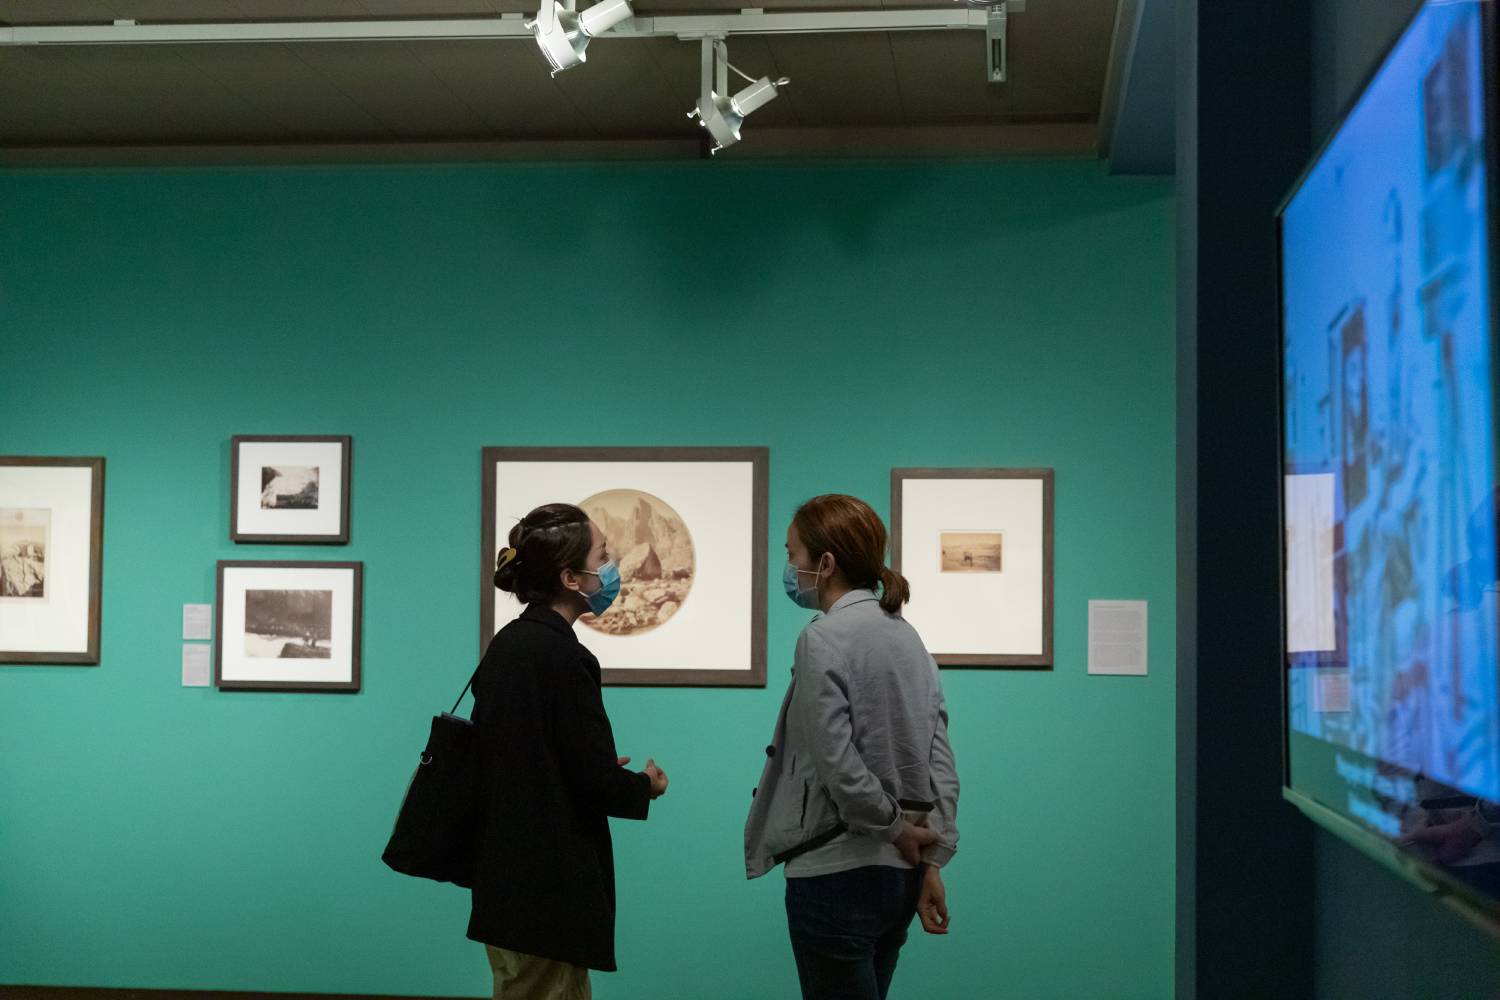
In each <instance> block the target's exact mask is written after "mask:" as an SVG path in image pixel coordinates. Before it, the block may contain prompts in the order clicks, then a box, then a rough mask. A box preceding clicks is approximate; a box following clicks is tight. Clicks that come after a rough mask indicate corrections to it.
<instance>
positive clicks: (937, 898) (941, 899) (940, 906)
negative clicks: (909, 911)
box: [917, 865, 948, 934]
mask: <svg viewBox="0 0 1500 1000" xmlns="http://www.w3.org/2000/svg"><path fill="white" fill-rule="evenodd" d="M917 916H919V917H921V918H922V929H923V930H924V931H926V932H927V933H928V934H947V933H948V890H947V889H945V888H944V887H943V876H942V874H941V873H940V872H939V871H938V870H937V869H936V868H933V867H932V866H931V865H928V866H927V867H925V868H923V869H922V894H921V895H920V896H918V897H917Z"/></svg>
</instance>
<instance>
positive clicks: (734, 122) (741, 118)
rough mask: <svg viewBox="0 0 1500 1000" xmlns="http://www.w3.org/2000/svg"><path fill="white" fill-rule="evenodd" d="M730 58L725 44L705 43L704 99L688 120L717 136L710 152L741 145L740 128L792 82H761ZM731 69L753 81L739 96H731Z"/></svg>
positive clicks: (763, 78)
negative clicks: (738, 67)
mask: <svg viewBox="0 0 1500 1000" xmlns="http://www.w3.org/2000/svg"><path fill="white" fill-rule="evenodd" d="M727 56H728V50H727V49H726V48H725V45H724V42H723V41H719V40H714V39H708V38H705V39H704V40H703V96H701V97H699V98H698V106H697V107H696V108H694V109H693V110H692V111H689V112H688V117H689V118H697V119H698V124H699V125H701V126H702V127H703V128H705V129H707V130H708V134H709V135H710V136H712V137H713V140H714V147H713V149H711V150H710V151H709V152H710V153H717V152H718V151H719V150H721V149H723V148H724V147H726V146H733V145H734V144H735V143H737V142H739V141H740V126H741V125H743V124H744V123H745V119H746V118H747V117H749V115H750V113H751V112H752V111H754V110H755V109H757V108H760V107H764V106H765V105H766V104H767V103H769V102H770V101H772V100H774V99H775V97H776V95H777V93H778V91H777V89H776V88H777V87H785V86H786V85H787V84H788V83H790V82H791V81H790V80H788V79H787V78H786V77H782V78H781V79H779V80H777V81H775V82H774V83H773V82H772V81H771V78H770V77H765V76H763V77H761V78H760V79H758V80H757V79H755V78H753V77H750V76H748V75H746V74H744V73H741V72H740V71H739V70H738V69H735V67H734V66H732V65H730V63H729V59H728V58H727ZM730 69H732V70H734V71H735V72H736V73H738V74H739V75H740V76H742V77H744V78H745V79H746V80H749V81H750V86H748V87H746V88H745V89H743V90H741V91H739V92H738V93H736V94H733V95H730V94H728V93H727V91H728V90H729V86H728V83H729V79H728V72H727V70H730ZM715 83H717V84H718V86H717V87H715V86H714V84H715Z"/></svg>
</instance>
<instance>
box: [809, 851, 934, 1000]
mask: <svg viewBox="0 0 1500 1000" xmlns="http://www.w3.org/2000/svg"><path fill="white" fill-rule="evenodd" d="M921 890H922V874H921V869H906V868H886V867H883V866H879V865H871V866H869V867H865V868H854V869H851V870H850V871H846V872H836V873H834V874H832V875H814V876H812V877H810V878H789V879H787V880H786V922H787V929H788V930H789V931H790V932H791V937H792V954H793V956H795V958H796V959H797V978H798V979H799V980H800V981H801V983H802V997H803V1000H885V995H886V991H887V990H889V989H890V988H891V976H892V975H893V974H894V973H895V971H896V959H897V958H898V957H899V956H900V954H901V946H902V945H903V944H905V943H906V928H907V926H908V925H910V924H911V921H912V917H914V916H916V914H917V896H918V895H919V894H920V893H921Z"/></svg>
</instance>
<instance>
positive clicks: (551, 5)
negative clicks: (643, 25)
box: [526, 0, 635, 76]
mask: <svg viewBox="0 0 1500 1000" xmlns="http://www.w3.org/2000/svg"><path fill="white" fill-rule="evenodd" d="M634 16H635V12H634V11H633V10H631V9H630V2H629V0H599V2H598V3H596V4H594V5H593V6H592V7H590V8H589V9H588V10H585V11H584V12H583V13H581V14H580V13H579V12H578V9H577V0H542V4H541V7H540V8H539V9H538V10H537V14H536V17H535V18H534V19H532V20H530V21H527V22H526V28H527V30H529V31H530V32H531V33H532V35H533V36H535V38H536V44H537V47H538V48H540V49H541V50H542V55H544V56H546V57H547V62H548V63H549V64H550V65H551V66H552V75H553V76H556V75H557V74H559V73H561V72H562V71H563V70H565V69H571V68H572V67H574V66H577V65H578V64H579V63H583V62H587V61H588V57H587V56H586V55H584V49H586V48H587V47H588V44H589V39H590V38H593V37H594V36H596V35H602V34H603V33H604V32H606V31H608V30H609V29H610V28H613V27H614V26H615V25H617V24H619V23H620V22H621V21H628V20H629V19H630V18H632V17H634Z"/></svg>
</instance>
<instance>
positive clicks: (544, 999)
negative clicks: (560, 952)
mask: <svg viewBox="0 0 1500 1000" xmlns="http://www.w3.org/2000/svg"><path fill="white" fill-rule="evenodd" d="M484 950H485V952H486V953H487V954H488V955H489V957H490V968H491V969H493V970H494V972H495V1000H592V997H593V995H594V993H593V990H592V988H591V987H590V986H589V970H588V969H586V968H584V967H583V966H581V965H569V964H568V963H567V962H557V961H554V960H552V959H550V958H538V957H537V956H536V955H523V954H522V953H521V952H518V951H507V950H506V949H504V948H496V947H494V946H493V945H485V946H484Z"/></svg>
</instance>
